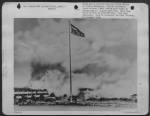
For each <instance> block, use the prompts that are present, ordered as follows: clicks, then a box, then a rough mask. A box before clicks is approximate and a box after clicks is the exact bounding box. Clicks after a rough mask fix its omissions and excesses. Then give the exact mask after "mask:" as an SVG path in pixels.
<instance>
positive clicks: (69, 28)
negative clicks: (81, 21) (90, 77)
mask: <svg viewBox="0 0 150 116" xmlns="http://www.w3.org/2000/svg"><path fill="white" fill-rule="evenodd" d="M69 65H70V102H71V103H72V74H71V39H70V20H69Z"/></svg>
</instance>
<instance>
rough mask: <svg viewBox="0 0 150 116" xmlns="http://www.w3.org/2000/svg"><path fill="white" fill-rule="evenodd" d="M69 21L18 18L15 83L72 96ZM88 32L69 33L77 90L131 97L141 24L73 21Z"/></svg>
mask: <svg viewBox="0 0 150 116" xmlns="http://www.w3.org/2000/svg"><path fill="white" fill-rule="evenodd" d="M68 21H69V20H68V19H28V18H24V19H23V18H17V19H15V20H14V33H15V34H14V60H15V61H14V62H15V63H14V85H15V87H24V86H30V87H31V88H44V89H45V88H46V89H47V90H48V92H49V93H51V92H55V94H56V95H62V94H69V84H70V83H69V82H70V80H69V23H68ZM70 21H71V24H73V25H74V26H76V27H77V28H78V29H80V31H82V32H83V33H84V34H85V37H79V36H76V35H73V34H71V36H70V37H71V66H72V67H71V68H72V88H73V94H74V95H75V94H77V93H78V89H79V88H92V89H94V91H93V92H91V94H92V95H99V96H103V97H128V96H130V95H132V94H134V93H136V92H137V30H136V29H137V22H136V20H134V19H101V18H97V19H91V18H90V19H70Z"/></svg>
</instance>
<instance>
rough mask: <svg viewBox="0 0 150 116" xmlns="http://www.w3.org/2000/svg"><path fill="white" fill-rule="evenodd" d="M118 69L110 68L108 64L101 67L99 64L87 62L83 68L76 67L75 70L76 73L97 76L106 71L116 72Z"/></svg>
mask: <svg viewBox="0 0 150 116" xmlns="http://www.w3.org/2000/svg"><path fill="white" fill-rule="evenodd" d="M116 71H117V70H116V69H113V68H110V67H108V66H103V67H100V66H99V65H98V64H95V63H94V64H87V65H86V66H85V67H83V68H82V69H76V70H74V71H73V73H75V74H82V73H85V74H88V75H94V76H95V77H96V76H98V75H101V74H103V73H104V72H109V74H113V73H114V72H116Z"/></svg>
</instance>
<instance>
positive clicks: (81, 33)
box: [71, 24, 85, 37]
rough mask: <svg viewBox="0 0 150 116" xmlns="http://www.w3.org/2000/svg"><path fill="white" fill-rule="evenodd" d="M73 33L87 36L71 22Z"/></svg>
mask: <svg viewBox="0 0 150 116" xmlns="http://www.w3.org/2000/svg"><path fill="white" fill-rule="evenodd" d="M71 33H72V34H74V35H76V36H80V37H85V34H84V33H83V32H81V31H80V30H79V29H78V28H77V27H75V26H74V25H72V24H71Z"/></svg>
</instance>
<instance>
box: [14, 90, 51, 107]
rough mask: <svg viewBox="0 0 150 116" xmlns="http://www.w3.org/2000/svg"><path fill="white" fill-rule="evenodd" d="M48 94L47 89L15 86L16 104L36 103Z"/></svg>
mask: <svg viewBox="0 0 150 116" xmlns="http://www.w3.org/2000/svg"><path fill="white" fill-rule="evenodd" d="M46 96H48V91H47V90H46V89H31V88H14V103H15V104H20V105H22V104H35V103H36V102H39V101H44V100H45V98H46Z"/></svg>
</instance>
